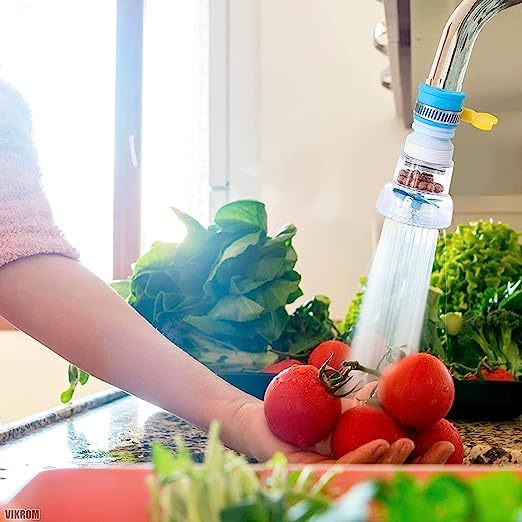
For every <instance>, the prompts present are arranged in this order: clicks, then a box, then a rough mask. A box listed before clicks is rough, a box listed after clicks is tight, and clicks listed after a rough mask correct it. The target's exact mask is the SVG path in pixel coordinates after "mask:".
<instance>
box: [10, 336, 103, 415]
mask: <svg viewBox="0 0 522 522" xmlns="http://www.w3.org/2000/svg"><path fill="white" fill-rule="evenodd" d="M0 357H1V358H0V425H1V423H2V422H4V423H5V422H10V421H13V420H16V419H20V418H22V417H25V416H27V415H33V414H34V413H36V412H37V411H41V410H45V409H48V408H52V407H54V406H58V405H59V404H60V393H61V392H62V391H63V390H64V389H65V388H67V386H68V382H67V362H66V361H65V360H63V359H62V358H61V357H59V356H58V355H56V354H54V353H52V352H51V351H50V350H48V349H47V348H45V346H42V345H41V344H40V343H38V342H37V341H35V340H34V339H31V338H30V337H29V336H27V335H25V334H23V333H22V332H16V331H9V332H7V331H0ZM107 387H108V385H107V384H105V383H104V382H102V381H98V380H97V379H93V378H91V379H89V381H88V382H87V384H86V385H85V386H79V387H78V389H77V391H76V393H75V398H79V397H83V396H85V395H87V394H89V393H94V392H97V391H100V390H102V389H106V388H107Z"/></svg>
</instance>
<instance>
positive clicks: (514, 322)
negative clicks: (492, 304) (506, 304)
mask: <svg viewBox="0 0 522 522" xmlns="http://www.w3.org/2000/svg"><path fill="white" fill-rule="evenodd" d="M486 322H487V326H488V333H489V337H490V338H491V344H492V347H493V349H494V350H495V351H496V352H497V357H498V359H499V361H501V362H505V363H506V364H507V365H508V367H509V368H510V369H511V370H512V371H513V373H517V372H518V370H519V369H520V368H521V367H522V360H521V354H520V349H519V346H517V344H516V342H515V339H516V337H518V333H517V331H518V330H519V329H520V328H522V315H520V314H517V313H516V312H512V311H509V310H495V311H494V312H491V313H489V314H488V315H487V317H486ZM514 333H515V335H513V334H514Z"/></svg>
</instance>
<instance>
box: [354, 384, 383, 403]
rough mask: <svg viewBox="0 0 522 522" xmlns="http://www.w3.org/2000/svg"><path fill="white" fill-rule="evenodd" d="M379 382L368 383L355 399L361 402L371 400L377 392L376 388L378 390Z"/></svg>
mask: <svg viewBox="0 0 522 522" xmlns="http://www.w3.org/2000/svg"><path fill="white" fill-rule="evenodd" d="M377 384H378V383H377V381H372V382H370V383H368V384H367V385H366V386H364V387H362V388H361V389H360V390H359V391H357V392H356V394H355V397H354V398H355V399H357V400H359V401H366V400H368V399H369V398H370V395H371V394H372V393H373V392H374V391H375V388H377Z"/></svg>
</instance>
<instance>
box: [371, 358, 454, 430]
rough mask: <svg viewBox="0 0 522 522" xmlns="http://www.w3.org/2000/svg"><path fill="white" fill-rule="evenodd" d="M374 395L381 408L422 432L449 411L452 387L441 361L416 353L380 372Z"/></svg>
mask: <svg viewBox="0 0 522 522" xmlns="http://www.w3.org/2000/svg"><path fill="white" fill-rule="evenodd" d="M377 394H378V397H379V401H380V403H381V405H382V407H383V408H384V409H385V410H386V411H387V412H388V413H389V414H390V415H392V416H393V417H394V418H395V419H396V420H397V421H398V422H400V423H401V424H402V425H403V426H407V427H409V428H414V429H417V430H422V429H424V428H427V427H428V426H431V425H433V424H435V423H436V422H437V421H439V420H440V419H442V418H444V416H445V415H446V414H447V413H448V412H449V411H450V408H451V405H452V404H453V399H454V398H455V386H454V384H453V379H452V377H451V375H450V372H449V371H448V369H447V368H446V366H444V364H443V363H442V361H440V360H439V359H437V357H434V356H433V355H430V354H427V353H417V354H414V355H409V356H407V357H405V358H404V359H402V360H400V361H399V362H397V363H395V364H392V365H391V366H388V367H387V368H386V369H385V370H384V371H383V373H382V375H381V378H380V380H379V386H378V388H377Z"/></svg>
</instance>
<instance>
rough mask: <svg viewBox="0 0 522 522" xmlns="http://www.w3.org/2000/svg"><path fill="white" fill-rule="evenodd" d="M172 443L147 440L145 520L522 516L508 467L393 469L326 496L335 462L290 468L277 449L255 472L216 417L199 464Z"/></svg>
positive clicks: (357, 521)
mask: <svg viewBox="0 0 522 522" xmlns="http://www.w3.org/2000/svg"><path fill="white" fill-rule="evenodd" d="M177 445H178V451H177V453H176V454H175V455H174V454H172V453H171V452H170V451H169V450H167V449H166V448H164V447H162V446H161V445H157V444H155V445H154V446H153V449H152V461H153V466H154V476H151V477H149V478H148V481H147V483H148V487H149V490H150V492H151V500H152V501H151V510H150V513H151V522H171V521H176V522H364V521H366V520H373V519H374V518H373V517H372V516H373V515H375V514H376V513H379V514H380V515H381V516H382V519H383V520H387V521H389V522H417V521H418V520H422V521H424V522H447V521H451V522H471V521H473V522H475V521H477V522H486V521H487V522H489V521H494V520H499V521H502V522H504V521H506V522H507V521H515V520H518V518H517V516H518V517H520V516H521V515H522V481H521V480H520V478H519V477H518V475H517V474H516V473H514V472H510V471H507V472H503V471H497V472H495V473H489V474H483V475H479V476H475V477H469V478H466V479H462V478H459V477H457V476H454V475H452V474H450V473H440V474H437V475H432V476H431V477H430V478H428V479H427V480H422V481H419V480H417V479H415V478H413V477H412V476H410V475H408V474H406V473H397V474H396V475H395V476H393V477H392V478H390V479H386V480H372V481H369V482H363V483H360V484H358V485H356V486H354V487H352V488H351V489H350V490H349V491H348V492H347V493H346V494H345V495H344V496H342V497H341V498H340V499H338V500H337V501H335V502H332V500H331V499H330V498H328V496H327V495H326V489H325V488H326V487H327V486H328V484H329V483H330V481H331V479H332V478H333V477H335V475H336V474H337V473H338V471H339V468H337V467H336V466H334V467H331V468H330V469H329V470H328V471H326V472H325V473H324V474H323V475H322V476H320V477H317V475H316V474H315V473H314V468H313V467H311V466H306V467H305V468H303V469H302V470H300V471H290V470H289V469H288V466H287V461H286V458H285V457H284V456H283V455H281V454H277V455H275V456H274V457H273V458H272V459H271V460H270V461H269V462H268V463H267V464H266V465H265V466H264V468H263V469H262V470H259V469H258V470H256V471H262V472H261V473H256V471H254V468H252V467H251V466H249V465H248V464H247V461H246V460H245V459H244V458H243V457H241V456H239V455H237V454H235V453H234V452H232V451H230V450H227V449H225V448H224V447H223V445H222V444H221V442H220V441H219V438H218V425H217V424H216V423H213V424H212V426H211V428H210V432H209V442H208V447H207V450H206V453H205V458H204V461H203V464H201V465H198V464H196V463H195V462H194V461H193V460H192V458H191V456H190V453H189V451H188V450H187V448H186V447H185V446H184V445H183V442H182V441H181V440H179V439H178V440H177ZM376 506H377V509H376ZM376 519H378V520H381V518H379V517H377V518H376Z"/></svg>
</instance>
